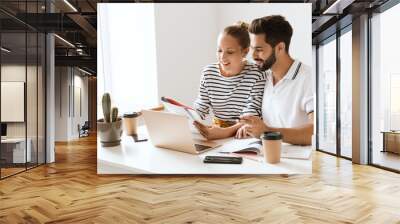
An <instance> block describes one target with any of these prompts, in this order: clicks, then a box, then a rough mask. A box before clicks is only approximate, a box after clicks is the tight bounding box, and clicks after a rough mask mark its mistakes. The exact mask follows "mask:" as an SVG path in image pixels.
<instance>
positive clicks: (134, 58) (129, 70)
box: [97, 4, 158, 118]
mask: <svg viewBox="0 0 400 224" xmlns="http://www.w3.org/2000/svg"><path fill="white" fill-rule="evenodd" d="M98 9H99V10H98V20H99V25H98V33H99V36H98V38H99V40H98V43H100V45H99V47H98V54H97V59H98V65H99V66H98V95H97V97H98V100H97V102H98V114H99V118H102V117H103V116H102V114H103V112H102V110H101V97H102V95H103V93H104V92H109V93H111V98H112V101H113V102H112V103H113V105H114V106H117V107H118V108H119V111H120V114H121V113H124V112H128V111H132V110H138V109H143V108H150V107H154V106H157V105H158V92H157V64H156V49H155V48H156V43H155V23H154V5H153V4H142V5H138V6H136V7H126V6H124V4H100V5H99V7H98ZM111 14H112V15H113V16H110V15H111ZM143 18H147V19H143ZM128 23H129V26H127V24H128ZM138 34H140V35H138ZM143 52H145V53H143Z"/></svg>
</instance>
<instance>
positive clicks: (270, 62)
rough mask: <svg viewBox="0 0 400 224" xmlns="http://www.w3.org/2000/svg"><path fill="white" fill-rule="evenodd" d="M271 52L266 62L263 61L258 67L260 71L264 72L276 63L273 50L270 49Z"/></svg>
mask: <svg viewBox="0 0 400 224" xmlns="http://www.w3.org/2000/svg"><path fill="white" fill-rule="evenodd" d="M272 52H273V53H272V54H271V56H269V57H268V58H267V60H265V61H263V63H262V64H261V65H259V66H258V67H259V68H260V70H262V71H266V70H268V69H270V68H271V67H272V65H274V64H275V62H276V57H275V48H273V49H272Z"/></svg>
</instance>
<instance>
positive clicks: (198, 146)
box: [194, 144, 211, 152]
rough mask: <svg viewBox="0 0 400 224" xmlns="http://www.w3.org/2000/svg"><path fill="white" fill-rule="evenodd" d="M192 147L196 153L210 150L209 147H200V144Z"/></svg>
mask: <svg viewBox="0 0 400 224" xmlns="http://www.w3.org/2000/svg"><path fill="white" fill-rule="evenodd" d="M194 147H195V148H196V151H197V152H201V151H204V150H206V149H209V148H211V146H206V145H200V144H194Z"/></svg>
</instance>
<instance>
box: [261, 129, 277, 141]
mask: <svg viewBox="0 0 400 224" xmlns="http://www.w3.org/2000/svg"><path fill="white" fill-rule="evenodd" d="M261 139H265V140H281V139H282V134H281V133H280V132H277V131H272V132H270V131H269V132H264V133H263V134H262V135H261Z"/></svg>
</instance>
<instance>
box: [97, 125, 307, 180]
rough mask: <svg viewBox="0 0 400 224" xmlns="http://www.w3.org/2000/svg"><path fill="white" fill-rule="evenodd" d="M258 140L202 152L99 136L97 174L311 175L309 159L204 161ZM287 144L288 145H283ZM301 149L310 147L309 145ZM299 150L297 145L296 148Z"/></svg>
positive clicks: (225, 144)
mask: <svg viewBox="0 0 400 224" xmlns="http://www.w3.org/2000/svg"><path fill="white" fill-rule="evenodd" d="M139 137H140V138H143V137H146V138H148V135H147V130H146V128H145V127H144V126H141V127H140V128H139ZM254 140H255V139H244V140H239V139H233V138H229V139H223V140H219V141H218V142H220V143H221V144H222V146H220V147H218V148H215V149H213V150H211V151H208V152H205V153H203V154H200V155H192V154H188V153H183V152H177V151H173V150H168V149H163V148H158V147H155V146H153V145H152V144H151V141H150V139H149V140H148V141H146V142H137V143H135V142H134V140H133V138H132V137H130V136H123V137H122V141H121V145H119V146H114V147H102V146H101V144H100V140H99V139H97V141H98V142H97V173H98V174H311V172H312V161H311V157H310V158H309V159H288V158H281V161H280V163H278V164H268V163H265V162H258V161H254V160H251V159H247V158H244V159H243V163H242V164H209V163H203V159H204V157H205V156H206V155H218V156H226V154H221V153H218V152H219V151H228V150H229V151H231V150H235V149H240V148H242V147H243V146H244V145H247V143H248V142H251V141H254ZM283 147H287V145H283ZM290 147H291V149H293V147H295V148H296V147H298V150H311V146H310V147H302V146H293V145H290ZM296 149H297V148H296Z"/></svg>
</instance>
